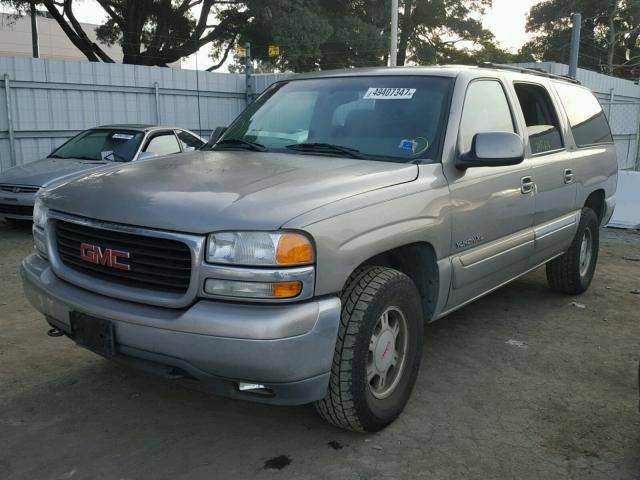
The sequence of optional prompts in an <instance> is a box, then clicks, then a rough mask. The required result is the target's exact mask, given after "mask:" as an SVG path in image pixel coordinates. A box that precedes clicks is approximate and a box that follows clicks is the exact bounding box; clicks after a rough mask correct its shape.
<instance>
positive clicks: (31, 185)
mask: <svg viewBox="0 0 640 480" xmlns="http://www.w3.org/2000/svg"><path fill="white" fill-rule="evenodd" d="M204 143H205V141H204V140H203V139H202V138H200V137H199V136H198V135H196V134H195V133H193V132H190V131H188V130H184V129H180V128H173V127H158V126H151V125H105V126H102V127H96V128H91V129H89V130H85V131H84V132H82V133H80V134H78V135H76V136H75V137H73V138H72V139H70V140H69V141H67V142H66V143H64V144H63V145H61V146H60V147H58V148H56V149H55V150H54V151H53V152H51V154H50V155H49V156H48V157H47V158H44V159H42V160H38V161H35V162H31V163H27V164H25V165H21V166H18V167H13V168H10V169H9V170H6V171H5V172H3V173H1V174H0V218H5V219H18V220H30V219H31V218H32V214H33V203H34V200H35V195H36V193H37V192H38V190H40V189H41V188H43V187H46V186H48V185H51V184H52V183H54V182H57V181H60V180H65V179H69V178H71V177H73V176H76V175H78V174H80V173H85V172H87V171H89V170H96V169H100V168H105V167H106V166H109V165H113V163H114V162H132V161H137V160H143V159H145V158H151V157H155V156H160V155H171V154H174V153H181V152H187V151H190V150H195V149H197V148H200V147H201V146H202V145H204Z"/></svg>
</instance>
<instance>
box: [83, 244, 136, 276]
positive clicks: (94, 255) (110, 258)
mask: <svg viewBox="0 0 640 480" xmlns="http://www.w3.org/2000/svg"><path fill="white" fill-rule="evenodd" d="M129 257H131V254H130V253H129V252H124V251H122V250H113V249H111V248H105V249H104V250H103V249H102V248H100V247H99V246H98V245H91V244H89V243H81V244H80V259H81V260H83V261H85V262H89V263H94V264H96V265H104V266H106V267H110V268H116V269H118V270H131V265H129V264H126V263H122V262H121V261H120V259H121V258H129Z"/></svg>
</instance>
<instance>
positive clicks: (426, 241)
mask: <svg viewBox="0 0 640 480" xmlns="http://www.w3.org/2000/svg"><path fill="white" fill-rule="evenodd" d="M616 181H617V164H616V150H615V146H614V144H613V141H612V137H611V132H610V130H609V125H608V123H607V119H606V118H605V115H604V113H603V111H602V109H601V108H600V105H599V104H598V101H597V100H596V98H595V97H594V96H593V94H592V93H591V92H590V91H589V90H588V89H586V88H584V87H582V86H581V85H579V84H578V83H577V82H575V81H572V80H570V79H566V78H562V77H556V76H552V75H546V74H543V73H540V72H537V71H532V70H524V69H514V68H505V67H501V66H496V65H484V66H481V67H424V68H422V67H421V68H392V69H388V68H376V69H366V70H358V69H356V70H346V71H335V72H323V73H314V74H308V75H301V76H297V77H293V78H291V79H287V80H286V81H282V82H279V83H276V84H274V85H272V86H271V87H270V88H268V89H267V90H266V91H265V92H264V93H263V94H262V95H261V96H260V97H259V98H258V99H256V101H255V102H253V103H252V104H251V105H250V106H249V107H248V108H247V110H246V111H245V112H244V113H242V114H241V115H240V116H239V117H238V118H237V119H236V120H235V121H234V122H233V124H232V125H231V126H229V128H228V129H226V131H225V132H224V133H223V134H222V136H221V137H220V138H218V139H217V141H215V142H211V143H210V144H208V145H207V146H205V147H204V148H203V149H201V150H198V151H195V152H189V153H183V154H178V155H174V156H170V157H165V158H158V159H154V160H153V161H147V160H143V161H138V162H134V163H129V164H123V165H117V166H114V167H109V168H107V169H102V170H100V171H98V172H92V173H89V174H87V175H86V176H84V177H81V178H76V179H73V180H70V181H68V182H66V183H64V184H60V185H56V186H55V187H52V188H47V189H44V190H42V191H41V192H40V193H39V195H38V198H37V200H36V205H35V209H34V229H33V233H34V240H35V247H36V251H35V252H34V254H33V255H31V256H29V257H28V258H26V259H25V260H24V262H23V264H22V277H23V281H24V287H25V292H26V295H27V297H28V298H29V300H30V301H31V303H32V304H33V305H34V306H35V308H37V309H38V310H39V311H41V312H42V313H43V314H44V315H45V317H46V320H47V322H48V323H49V324H50V325H51V327H52V330H51V331H50V333H51V334H52V335H66V336H68V337H70V338H72V339H73V340H74V341H76V342H77V343H79V344H80V345H83V346H85V347H87V348H89V349H91V350H93V351H95V352H96V353H98V354H100V355H103V356H105V357H109V358H114V359H116V360H120V361H122V362H126V363H129V364H131V365H132V366H137V367H141V368H144V369H146V370H148V371H152V372H156V373H158V374H160V375H163V376H165V377H168V378H172V379H177V378H180V379H184V380H188V381H191V382H200V383H201V384H202V385H204V386H206V387H208V388H210V389H211V390H212V391H214V392H217V393H219V394H222V395H227V396H230V397H234V398H241V399H249V400H255V401H259V402H266V403H272V404H285V405H295V404H305V403H314V404H315V406H316V409H317V410H318V412H319V413H320V415H322V416H323V417H324V418H325V419H326V420H328V421H329V422H331V423H333V424H335V425H337V426H340V427H344V428H348V429H352V430H358V431H375V430H379V429H381V428H383V427H384V426H386V425H388V424H389V423H391V422H392V421H393V420H394V419H395V418H397V417H398V415H400V413H401V412H402V409H403V408H404V406H405V404H406V402H407V400H408V399H409V396H410V393H411V390H412V388H413V385H414V383H415V380H416V374H417V372H418V367H419V365H420V361H421V358H422V342H423V325H424V323H425V322H430V321H433V320H437V319H439V318H442V317H444V316H446V315H447V314H449V313H451V312H452V311H454V310H456V309H459V308H461V307H463V306H464V305H466V304H468V303H469V302H472V301H473V300H475V299H477V298H479V297H481V296H483V295H486V294H487V293H489V292H491V291H493V290H495V289H497V288H499V287H501V286H502V285H504V284H506V283H507V282H510V281H512V280H513V279H515V278H518V277H519V276H521V275H524V274H525V273H527V272H529V271H530V270H532V269H534V268H537V267H539V266H542V265H546V270H547V278H548V280H549V286H550V287H551V288H552V289H553V290H556V291H559V292H564V293H566V294H569V295H578V294H580V293H582V292H584V291H585V290H586V289H587V288H588V287H589V284H590V283H591V280H592V278H593V275H594V271H595V269H596V262H597V258H598V231H599V227H600V226H601V225H603V224H604V223H606V222H607V221H608V219H609V218H610V216H611V214H612V212H613V209H614V206H615V191H616ZM426 355H427V356H428V353H427V354H426Z"/></svg>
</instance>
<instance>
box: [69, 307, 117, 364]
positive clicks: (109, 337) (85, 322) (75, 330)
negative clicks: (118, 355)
mask: <svg viewBox="0 0 640 480" xmlns="http://www.w3.org/2000/svg"><path fill="white" fill-rule="evenodd" d="M70 321H71V338H73V340H74V341H75V342H76V343H77V344H78V345H81V346H83V347H85V348H88V349H89V350H92V351H94V352H96V353H99V354H100V355H105V356H112V355H114V354H115V338H114V334H113V323H112V322H111V321H109V320H105V319H103V318H97V317H92V316H91V315H85V314H84V313H79V312H71V317H70Z"/></svg>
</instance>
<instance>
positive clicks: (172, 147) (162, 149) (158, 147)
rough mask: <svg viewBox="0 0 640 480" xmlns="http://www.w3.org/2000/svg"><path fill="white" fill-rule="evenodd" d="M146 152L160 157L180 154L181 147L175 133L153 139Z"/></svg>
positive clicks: (156, 136)
mask: <svg viewBox="0 0 640 480" xmlns="http://www.w3.org/2000/svg"><path fill="white" fill-rule="evenodd" d="M144 151H145V152H151V153H156V154H158V155H171V154H172V153H179V152H180V145H178V140H177V139H176V136H175V135H174V134H173V132H167V133H160V134H157V135H155V136H153V137H151V140H149V141H148V142H147V146H146V147H145V149H144Z"/></svg>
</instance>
